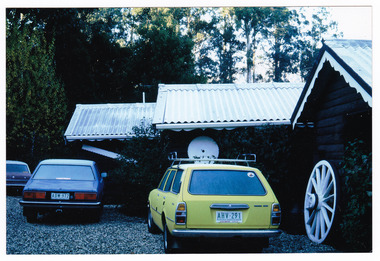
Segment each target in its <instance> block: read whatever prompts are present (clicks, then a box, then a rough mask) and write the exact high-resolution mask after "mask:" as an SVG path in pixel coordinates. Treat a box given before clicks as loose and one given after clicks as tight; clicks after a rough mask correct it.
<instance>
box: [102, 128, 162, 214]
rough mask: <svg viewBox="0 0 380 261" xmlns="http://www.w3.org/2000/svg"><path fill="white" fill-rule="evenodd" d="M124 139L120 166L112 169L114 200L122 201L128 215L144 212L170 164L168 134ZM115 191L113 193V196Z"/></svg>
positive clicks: (111, 181)
mask: <svg viewBox="0 0 380 261" xmlns="http://www.w3.org/2000/svg"><path fill="white" fill-rule="evenodd" d="M136 133H138V134H137V136H136V137H134V138H132V139H131V140H128V141H125V142H124V148H123V150H122V151H121V153H120V154H121V155H122V157H121V158H120V159H119V166H118V167H117V168H115V169H114V170H112V171H110V173H109V177H108V178H107V179H108V180H107V182H108V184H107V186H108V187H112V192H111V193H110V194H111V197H112V198H111V199H109V200H110V201H112V203H114V204H115V203H116V204H121V205H123V206H124V210H125V211H126V212H127V214H131V215H143V214H145V210H146V203H147V199H148V194H149V192H150V190H152V189H153V188H155V187H157V184H158V182H159V181H160V179H161V178H162V174H163V173H164V171H165V170H166V168H167V167H168V165H169V162H168V158H167V156H168V152H167V146H168V142H167V138H166V136H163V135H161V136H159V137H156V138H150V137H149V136H147V135H145V132H144V133H143V132H140V131H136ZM112 194H113V195H112Z"/></svg>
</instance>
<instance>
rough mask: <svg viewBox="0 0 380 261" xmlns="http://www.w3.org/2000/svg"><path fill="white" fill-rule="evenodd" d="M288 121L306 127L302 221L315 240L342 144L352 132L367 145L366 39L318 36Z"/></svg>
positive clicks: (328, 208)
mask: <svg viewBox="0 0 380 261" xmlns="http://www.w3.org/2000/svg"><path fill="white" fill-rule="evenodd" d="M291 121H292V125H293V128H294V129H296V130H297V131H298V132H299V133H300V134H301V135H302V133H307V135H308V141H309V144H310V146H311V147H312V149H311V154H312V155H310V157H312V162H314V169H313V171H312V173H311V175H310V178H309V182H308V185H307V189H306V195H305V203H304V214H305V227H306V232H307V234H308V236H309V238H310V239H311V240H312V241H314V242H318V243H321V242H323V241H324V240H325V239H326V237H327V235H328V234H329V231H330V228H331V227H332V224H333V221H334V216H335V213H336V211H337V205H336V204H337V198H338V196H339V195H338V193H339V192H338V191H339V188H338V187H337V186H338V184H337V183H339V182H338V179H339V177H338V173H339V171H340V169H339V168H340V163H341V162H342V160H343V156H344V151H345V147H346V146H347V144H348V142H350V141H353V140H354V139H356V138H358V139H361V140H363V141H364V142H365V143H366V144H367V145H368V147H369V149H370V150H371V144H372V42H371V41H367V40H342V39H339V40H337V39H335V40H326V41H324V42H323V47H322V48H321V50H320V53H319V57H318V59H317V61H316V64H315V66H314V68H313V70H312V71H311V73H310V75H309V78H308V81H307V82H306V84H305V87H304V89H303V91H302V94H301V96H300V99H299V101H298V102H297V105H296V108H295V110H294V112H293V114H292V117H291ZM300 128H301V129H300ZM303 130H304V131H303ZM311 168H312V166H311ZM309 174H310V173H308V174H307V175H309ZM371 174H372V173H369V175H371ZM321 202H322V203H323V204H322V203H321Z"/></svg>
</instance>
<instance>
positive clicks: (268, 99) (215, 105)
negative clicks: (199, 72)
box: [153, 83, 304, 130]
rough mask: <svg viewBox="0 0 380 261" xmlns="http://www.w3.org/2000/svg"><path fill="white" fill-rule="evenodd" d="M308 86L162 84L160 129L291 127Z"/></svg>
mask: <svg viewBox="0 0 380 261" xmlns="http://www.w3.org/2000/svg"><path fill="white" fill-rule="evenodd" d="M303 86H304V83H250V84H169V85H164V84H161V85H160V86H159V91H158V96H157V107H156V111H155V115H154V118H153V124H156V128H157V129H172V130H182V129H184V130H192V129H198V128H200V129H205V128H215V129H223V128H226V129H231V128H236V127H247V126H257V125H264V124H290V116H291V114H292V112H293V110H294V107H295V105H296V102H297V101H298V98H299V96H300V94H301V91H302V88H303Z"/></svg>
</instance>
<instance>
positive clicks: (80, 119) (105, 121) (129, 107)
mask: <svg viewBox="0 0 380 261" xmlns="http://www.w3.org/2000/svg"><path fill="white" fill-rule="evenodd" d="M155 107H156V103H114V104H77V106H76V108H75V111H74V113H73V116H72V118H71V120H70V123H69V125H68V127H67V129H66V132H65V134H64V137H65V139H66V140H67V141H74V140H89V141H102V140H112V139H116V140H125V139H129V138H132V137H134V136H135V135H136V134H135V131H134V127H145V128H146V127H150V126H151V124H152V119H153V115H154V110H155Z"/></svg>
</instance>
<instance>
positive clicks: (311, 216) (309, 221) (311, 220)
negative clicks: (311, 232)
mask: <svg viewBox="0 0 380 261" xmlns="http://www.w3.org/2000/svg"><path fill="white" fill-rule="evenodd" d="M315 212H316V211H315V210H313V213H311V215H310V216H309V219H308V220H307V224H308V225H309V226H310V225H311V223H312V222H313V220H314V216H315Z"/></svg>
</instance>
